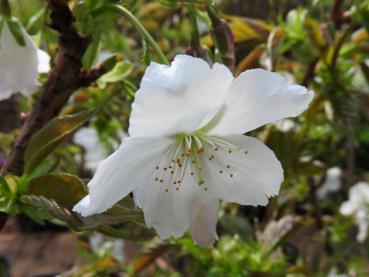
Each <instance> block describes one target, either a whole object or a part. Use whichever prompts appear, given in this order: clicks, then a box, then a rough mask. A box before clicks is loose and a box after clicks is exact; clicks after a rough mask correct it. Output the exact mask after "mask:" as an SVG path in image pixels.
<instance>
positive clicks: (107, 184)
mask: <svg viewBox="0 0 369 277" xmlns="http://www.w3.org/2000/svg"><path fill="white" fill-rule="evenodd" d="M172 143H173V141H172V140H171V139H164V138H144V137H141V138H127V139H125V140H123V143H122V145H121V146H120V148H119V149H118V150H117V151H116V152H114V153H113V154H112V155H110V156H109V157H108V158H106V159H105V160H103V161H101V162H100V163H99V165H98V168H97V171H96V174H95V175H94V177H93V178H92V180H91V181H90V182H89V183H88V188H89V195H87V196H86V197H85V198H84V199H82V200H81V202H79V203H77V205H75V206H74V208H73V210H74V211H76V212H79V213H80V214H82V215H83V216H88V215H92V214H96V213H102V212H104V211H106V210H107V209H109V208H110V207H111V206H113V205H114V204H115V203H116V202H118V201H119V200H121V199H122V198H124V197H125V196H126V195H127V194H128V193H130V192H131V191H133V190H134V189H136V188H137V187H139V186H140V185H142V184H144V183H146V182H147V179H148V177H149V176H150V175H152V172H153V171H154V169H155V165H156V164H157V163H158V161H159V160H160V159H161V158H162V156H163V154H164V153H165V152H166V151H167V149H168V148H169V147H170V146H171V144H172Z"/></svg>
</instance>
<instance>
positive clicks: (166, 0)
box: [160, 0, 213, 7]
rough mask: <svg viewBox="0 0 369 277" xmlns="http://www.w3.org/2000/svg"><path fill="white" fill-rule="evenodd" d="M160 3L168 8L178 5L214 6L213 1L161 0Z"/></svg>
mask: <svg viewBox="0 0 369 277" xmlns="http://www.w3.org/2000/svg"><path fill="white" fill-rule="evenodd" d="M160 3H161V4H163V5H165V6H168V7H173V6H174V5H176V4H196V5H212V4H213V0H160Z"/></svg>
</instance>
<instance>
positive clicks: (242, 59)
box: [0, 0, 369, 277]
mask: <svg viewBox="0 0 369 277" xmlns="http://www.w3.org/2000/svg"><path fill="white" fill-rule="evenodd" d="M107 2H111V3H121V4H123V5H124V6H125V7H126V8H127V9H128V10H130V11H131V12H132V13H133V14H134V15H136V17H137V18H138V19H139V20H140V22H141V23H142V24H143V25H144V26H145V28H146V29H147V30H148V31H149V32H150V34H151V35H152V36H153V38H154V39H155V40H156V41H157V43H158V44H159V46H160V47H161V49H162V50H163V52H164V53H165V54H166V56H167V58H168V60H171V59H172V58H173V57H174V56H175V55H176V54H179V53H190V54H193V55H196V56H199V57H202V58H204V59H206V60H208V61H212V62H216V61H218V62H221V61H223V62H229V63H234V73H235V75H238V74H240V73H242V72H244V71H245V70H247V69H250V68H256V67H262V68H265V69H268V70H272V71H276V72H280V73H282V74H284V75H285V76H286V77H287V79H288V80H289V82H291V83H299V84H302V85H305V86H308V87H309V88H310V89H311V90H313V91H314V92H315V99H314V101H313V103H312V104H311V105H310V108H309V110H308V111H307V112H305V113H304V115H303V116H300V117H298V118H293V119H288V120H284V121H281V122H278V123H276V124H271V125H268V126H265V127H262V128H259V129H257V130H255V131H253V132H252V135H253V136H256V137H258V138H260V139H262V140H263V141H265V142H266V144H267V145H268V146H269V147H270V148H272V149H273V150H274V151H275V153H276V155H277V157H278V158H279V160H280V161H281V162H282V165H283V168H284V170H285V181H284V183H283V186H282V188H281V192H280V194H279V196H278V197H276V198H274V199H272V200H271V201H270V204H269V205H268V206H267V207H249V206H238V205H233V204H229V205H223V207H222V210H221V212H220V221H219V224H218V235H219V241H218V242H217V243H216V245H215V246H214V248H211V249H207V248H203V249H201V248H198V247H196V246H195V245H194V244H193V243H192V241H191V239H190V238H189V237H184V238H181V239H177V240H170V241H164V242H162V241H158V239H157V238H156V237H155V235H154V233H153V232H152V230H148V229H146V228H145V226H144V224H143V219H142V214H141V212H140V211H139V210H136V209H135V208H134V206H133V204H132V201H131V199H130V198H127V199H124V200H123V201H122V202H120V203H118V204H117V205H115V206H114V207H113V208H112V209H110V210H109V211H108V212H106V213H104V214H103V215H96V216H91V217H88V218H81V217H79V216H78V215H77V214H75V213H73V212H72V211H71V208H72V206H73V205H74V204H75V203H76V202H77V201H78V200H80V199H81V198H82V197H83V195H85V193H86V190H85V185H84V184H85V183H86V182H87V181H88V179H89V178H91V174H93V171H94V169H95V167H94V166H88V162H89V161H88V159H89V153H88V152H89V151H96V149H97V148H99V149H101V155H100V156H99V155H98V157H103V156H106V155H108V154H109V153H111V152H112V151H113V150H114V149H116V147H117V146H118V145H119V143H120V141H121V139H122V138H123V137H124V136H126V131H127V127H128V126H127V125H128V118H129V114H130V103H131V102H132V100H133V98H134V93H135V91H136V88H137V86H138V85H139V83H140V79H141V76H142V74H143V71H144V70H145V68H146V66H147V65H148V64H149V63H150V62H151V61H159V59H158V57H157V56H156V54H155V52H153V51H151V50H150V47H149V45H148V43H147V42H146V41H145V40H143V39H142V38H141V37H140V35H139V34H138V32H137V31H136V30H135V29H134V28H133V27H132V25H131V24H130V23H129V22H128V21H127V20H126V19H125V18H122V17H121V16H120V15H118V14H116V13H114V12H112V11H108V12H102V11H101V10H99V8H100V7H102V6H103V5H104V4H106V3H107ZM187 2H191V1H187ZM187 2H186V1H176V0H158V1H154V0H152V1H149V0H138V1H133V0H126V1H114V0H85V1H77V0H76V1H73V0H72V1H69V5H70V7H71V9H72V11H73V13H74V15H75V17H76V22H75V25H76V27H77V28H78V29H79V31H80V32H81V33H82V34H84V35H85V36H89V37H90V40H91V43H90V46H89V48H88V50H87V53H86V55H85V57H84V60H83V65H84V68H85V69H91V68H95V67H97V66H99V65H101V64H103V65H104V66H106V67H107V68H109V72H108V73H107V74H105V75H104V76H103V77H101V78H100V79H99V80H98V81H97V83H96V85H94V86H91V87H88V88H84V89H80V90H79V91H77V92H76V93H75V94H74V95H73V97H72V98H71V99H70V101H69V102H68V104H67V105H66V106H65V107H64V109H63V111H62V115H61V116H60V117H58V118H56V119H54V120H53V121H52V122H50V123H49V124H48V125H47V126H45V128H44V129H43V130H41V131H40V133H38V137H37V138H36V139H34V140H33V143H31V144H30V146H29V148H30V149H28V153H29V155H28V158H27V160H26V164H27V165H28V170H26V173H25V174H24V175H23V176H21V177H14V176H7V177H5V178H4V179H0V181H1V186H0V190H1V192H0V210H1V211H3V212H6V213H10V214H14V215H15V214H25V215H27V216H28V217H30V218H31V219H32V220H33V221H35V222H37V224H49V223H50V222H52V223H53V224H58V225H65V226H68V227H69V228H70V230H71V231H72V230H73V232H75V231H79V233H78V234H79V236H80V237H81V243H80V249H79V253H80V256H81V257H83V258H84V262H83V263H81V264H79V262H78V261H77V262H76V264H75V266H74V268H72V269H70V270H69V271H68V272H65V273H63V275H62V276H120V274H122V276H123V275H124V276H125V274H127V275H128V276H130V275H131V276H289V277H299V276H301V277H302V276H362V277H364V276H369V262H368V261H369V241H368V240H366V241H364V242H363V243H359V242H357V241H356V239H355V236H356V233H357V227H356V226H355V224H354V221H353V220H351V219H350V218H347V217H344V216H342V215H340V213H339V207H340V205H341V203H342V202H343V201H345V200H346V199H347V197H348V191H349V189H350V187H351V186H352V185H353V184H354V183H355V182H357V181H359V180H362V181H366V182H369V174H368V173H369V163H368V162H369V128H368V127H369V125H368V120H369V1H368V0H345V1H343V0H342V1H340V0H337V1H332V0H300V1H299V0H295V1H288V0H259V1H245V0H219V1H215V6H216V10H217V12H218V13H219V15H220V16H221V17H222V18H223V19H225V20H226V21H227V22H228V23H229V26H230V29H231V31H232V34H233V35H232V37H233V40H234V51H235V59H234V61H232V60H231V61H230V60H229V59H228V58H229V56H227V55H223V54H224V53H222V52H221V51H219V50H220V49H221V48H222V45H218V44H217V43H218V42H216V38H214V35H212V34H211V19H210V18H209V16H208V14H207V13H206V10H205V8H204V5H201V3H206V2H207V1H192V2H199V3H200V5H192V4H190V6H189V4H188V3H187ZM12 5H13V9H14V12H15V15H16V16H17V17H18V18H19V19H20V20H21V22H22V23H23V25H24V26H26V28H27V30H28V31H29V33H31V34H32V35H33V36H34V38H35V40H36V41H37V43H38V45H39V46H40V47H42V48H43V49H45V50H47V51H48V52H49V53H50V54H51V56H52V57H53V58H55V53H56V51H57V43H58V41H57V33H56V32H55V31H53V30H51V29H50V28H49V27H48V25H47V22H49V15H50V11H49V10H48V8H47V5H46V3H45V2H44V1H42V0H13V1H12ZM96 11H97V12H96ZM99 11H100V12H99ZM195 23H196V24H195ZM228 46H229V45H228ZM225 48H227V45H225ZM226 50H227V51H231V50H233V49H228V48H227V49H226ZM226 54H228V53H226ZM46 78H47V76H41V81H45V80H46ZM39 93H40V92H37V93H36V94H35V95H34V97H33V98H32V99H26V98H23V97H17V99H16V100H17V103H18V106H17V109H18V111H19V112H20V115H21V116H20V117H14V116H13V117H12V118H7V119H5V118H6V115H5V114H4V117H3V115H2V116H1V117H2V119H1V121H2V122H1V123H0V128H1V131H2V132H1V133H0V156H2V157H5V156H6V154H7V153H8V151H9V149H10V147H11V144H12V142H13V141H14V139H15V137H16V135H17V133H18V132H19V125H20V124H21V122H22V121H23V120H24V118H25V117H27V113H29V111H30V109H31V107H32V104H33V102H34V101H35V99H37V96H38V94H39ZM96 108H97V109H98V112H96ZM89 110H93V111H92V112H82V111H89ZM81 112H82V113H81ZM71 114H72V115H71ZM5 122H6V123H5ZM9 122H10V123H9ZM9 124H10V127H9ZM81 126H83V128H92V132H93V134H94V135H93V136H95V137H96V138H95V141H93V142H92V147H91V148H90V149H89V147H88V146H86V145H83V143H78V142H76V140H75V139H74V138H73V132H75V131H76V130H78V128H80V127H81ZM77 132H78V131H77ZM51 150H53V151H52V153H51V154H50V152H51ZM95 158H96V157H95ZM332 167H338V168H340V169H341V171H340V173H339V176H338V178H337V182H338V183H339V187H338V188H337V189H335V190H334V191H329V189H328V193H324V194H323V193H320V192H319V191H321V190H322V188H323V186H324V185H327V179H328V176H327V171H328V169H330V168H332ZM26 168H27V167H26ZM76 176H78V177H76ZM47 226H49V225H47ZM93 230H97V231H98V232H99V233H100V234H104V236H102V237H100V243H99V244H98V245H96V246H95V247H92V246H91V239H89V238H91V237H94V236H96V233H94V231H93ZM99 236H101V235H99ZM112 237H114V238H116V239H117V240H114V239H112ZM133 241H134V242H133ZM87 242H90V243H87ZM107 242H110V244H109V245H108V247H107V246H106V243H107ZM118 242H123V243H124V244H125V245H134V247H133V248H134V251H133V252H134V253H135V254H134V255H133V256H132V257H131V258H130V259H128V258H127V259H126V258H125V259H123V262H121V260H120V259H118V258H117V257H116V255H114V253H113V251H112V249H113V248H114V247H113V246H114V244H116V243H118ZM121 248H122V247H121ZM125 249H126V248H125ZM121 251H122V249H121ZM335 274H336V275H335ZM339 274H342V275H339Z"/></svg>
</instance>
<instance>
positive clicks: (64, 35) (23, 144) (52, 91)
mask: <svg viewBox="0 0 369 277" xmlns="http://www.w3.org/2000/svg"><path fill="white" fill-rule="evenodd" d="M48 5H49V8H50V10H51V23H50V24H49V27H50V28H52V29H54V30H56V31H57V32H58V33H59V45H58V46H59V47H58V52H57V55H56V59H55V65H54V67H53V68H52V70H51V72H50V74H49V78H48V80H47V82H46V84H45V85H44V87H43V89H42V94H41V95H40V97H39V99H38V100H37V101H36V103H35V106H34V108H33V111H32V112H31V114H30V116H29V117H28V118H27V120H26V122H25V124H24V125H23V127H22V129H21V131H20V134H19V137H18V138H17V140H16V141H15V143H14V147H13V148H12V150H11V152H10V153H9V155H8V157H7V159H6V163H5V165H4V167H3V168H2V171H1V175H2V176H4V175H6V174H8V173H11V174H14V175H21V174H22V173H23V170H24V160H23V156H24V153H25V150H26V148H27V145H28V143H29V141H30V139H31V137H32V136H33V134H35V133H36V132H37V131H38V130H40V129H41V128H42V126H43V125H44V124H45V123H47V122H48V121H49V120H50V119H52V118H53V117H55V116H56V115H58V114H59V112H60V110H61V109H62V108H63V106H64V105H65V104H66V103H67V101H68V99H69V97H70V96H71V95H72V93H73V92H74V91H76V90H77V89H78V88H81V87H84V86H88V85H90V84H91V82H93V81H95V80H96V79H97V78H98V77H99V76H101V74H103V73H104V70H102V69H96V70H92V71H90V72H87V73H86V72H82V71H81V68H82V58H83V55H84V53H85V51H86V49H87V46H88V44H89V39H88V38H86V37H83V36H81V35H80V34H79V33H78V31H77V29H76V28H75V27H74V26H73V22H74V17H73V14H72V12H71V11H70V9H69V7H68V4H67V1H64V0H48Z"/></svg>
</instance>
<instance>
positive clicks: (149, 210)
mask: <svg viewBox="0 0 369 277" xmlns="http://www.w3.org/2000/svg"><path fill="white" fill-rule="evenodd" d="M186 175H187V177H186V178H184V179H183V181H182V185H181V186H180V188H179V190H176V187H175V186H174V185H173V184H171V183H170V182H165V183H162V184H161V183H158V182H156V183H153V182H151V181H150V179H149V180H148V182H147V184H146V185H143V186H141V187H139V188H137V189H136V190H135V191H134V199H135V203H136V205H137V206H138V207H140V208H141V209H142V210H143V212H144V215H145V221H146V225H147V226H149V227H153V228H154V229H155V230H156V232H157V233H158V235H159V236H160V238H161V239H167V238H169V237H171V236H173V237H176V238H177V237H180V236H182V235H183V234H184V232H185V231H186V230H188V229H190V226H191V214H190V210H191V203H192V201H193V198H194V196H195V195H196V192H197V191H198V190H199V189H198V187H197V185H196V183H195V180H194V179H193V178H192V177H191V176H188V174H186Z"/></svg>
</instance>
